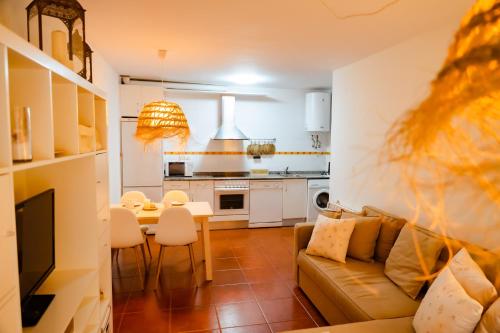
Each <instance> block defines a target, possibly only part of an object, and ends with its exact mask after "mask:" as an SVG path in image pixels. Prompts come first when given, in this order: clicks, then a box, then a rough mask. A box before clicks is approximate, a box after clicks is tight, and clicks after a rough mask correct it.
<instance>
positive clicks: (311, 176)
mask: <svg viewBox="0 0 500 333" xmlns="http://www.w3.org/2000/svg"><path fill="white" fill-rule="evenodd" d="M230 179H248V180H283V179H330V175H322V174H321V173H312V172H311V173H295V172H291V173H290V174H289V175H288V176H285V175H281V174H279V173H270V174H269V175H250V174H249V175H247V176H210V175H194V176H192V177H182V176H172V177H165V181H173V180H230Z"/></svg>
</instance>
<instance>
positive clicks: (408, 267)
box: [384, 223, 444, 299]
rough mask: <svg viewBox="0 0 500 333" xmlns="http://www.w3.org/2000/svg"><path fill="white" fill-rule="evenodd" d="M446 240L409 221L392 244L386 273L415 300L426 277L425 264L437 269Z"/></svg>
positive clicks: (431, 269)
mask: <svg viewBox="0 0 500 333" xmlns="http://www.w3.org/2000/svg"><path fill="white" fill-rule="evenodd" d="M414 237H415V240H416V243H417V244H418V245H419V249H420V251H421V255H422V260H423V262H422V263H421V262H420V259H419V255H418V254H417V248H416V243H415V241H414ZM443 246H444V241H443V240H442V239H441V238H437V237H435V236H431V235H428V234H426V233H424V232H423V231H422V230H419V229H417V228H416V227H414V226H412V225H411V224H408V223H407V224H406V225H405V226H404V227H403V229H401V233H400V234H399V237H398V239H397V240H396V243H395V244H394V246H393V247H392V250H391V252H390V253H389V257H388V258H387V261H386V262H385V270H384V273H385V275H387V277H389V279H391V280H392V282H394V283H395V284H397V285H398V286H399V287H400V288H401V289H403V291H404V292H405V293H406V294H408V296H410V297H411V298H413V299H416V298H417V296H418V294H419V292H420V289H422V287H423V285H424V284H425V280H423V279H419V278H420V277H422V276H424V271H423V269H422V264H425V265H426V267H428V269H429V270H430V271H431V272H433V271H434V267H435V266H436V262H437V259H438V257H439V254H440V252H441V250H442V249H443Z"/></svg>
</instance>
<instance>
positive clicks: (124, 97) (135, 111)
mask: <svg viewBox="0 0 500 333" xmlns="http://www.w3.org/2000/svg"><path fill="white" fill-rule="evenodd" d="M162 99H163V89H162V88H161V87H152V86H139V85H133V84H122V85H121V86H120V113H121V115H122V116H129V117H137V116H138V115H139V112H141V109H142V107H143V106H144V105H145V104H147V103H150V102H154V101H159V100H162Z"/></svg>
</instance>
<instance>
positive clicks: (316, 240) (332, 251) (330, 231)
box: [306, 219, 356, 263]
mask: <svg viewBox="0 0 500 333" xmlns="http://www.w3.org/2000/svg"><path fill="white" fill-rule="evenodd" d="M355 223H356V222H355V220H354V219H347V220H334V219H329V220H324V221H317V222H316V224H315V225H314V229H313V232H312V235H311V239H310V240H309V244H308V245H307V249H306V254H311V255H315V256H321V257H325V258H328V259H332V260H336V261H340V262H342V263H345V256H346V254H347V247H348V246H349V239H350V238H351V234H352V231H353V230H354V224H355Z"/></svg>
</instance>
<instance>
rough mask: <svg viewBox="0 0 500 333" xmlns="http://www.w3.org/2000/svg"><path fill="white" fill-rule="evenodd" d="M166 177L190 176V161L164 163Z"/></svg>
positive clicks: (191, 173)
mask: <svg viewBox="0 0 500 333" xmlns="http://www.w3.org/2000/svg"><path fill="white" fill-rule="evenodd" d="M165 176H166V177H192V176H193V164H192V163H191V162H167V163H165Z"/></svg>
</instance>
